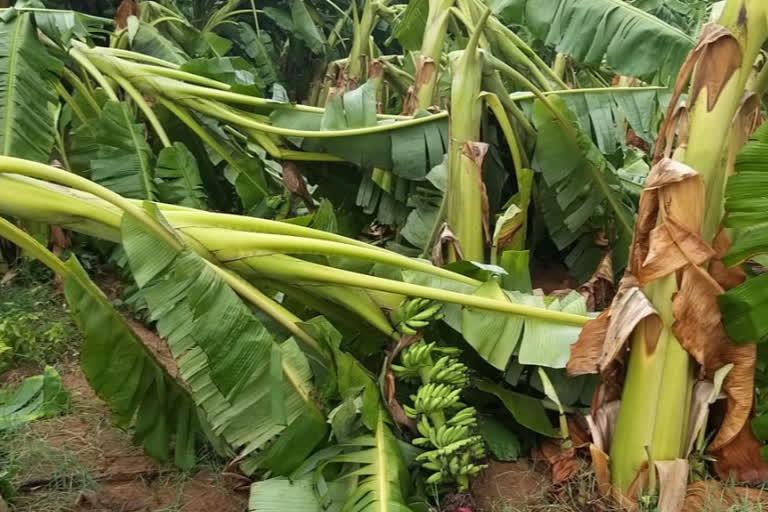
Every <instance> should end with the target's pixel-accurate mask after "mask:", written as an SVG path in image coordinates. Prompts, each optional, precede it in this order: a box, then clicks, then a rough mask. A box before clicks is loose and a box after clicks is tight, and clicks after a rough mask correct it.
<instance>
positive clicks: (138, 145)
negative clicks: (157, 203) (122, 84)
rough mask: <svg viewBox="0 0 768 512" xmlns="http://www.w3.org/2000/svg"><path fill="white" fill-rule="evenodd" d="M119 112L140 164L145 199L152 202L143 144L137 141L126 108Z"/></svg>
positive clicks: (147, 163)
mask: <svg viewBox="0 0 768 512" xmlns="http://www.w3.org/2000/svg"><path fill="white" fill-rule="evenodd" d="M120 112H121V113H122V115H123V119H124V120H125V125H126V127H127V128H128V133H130V134H131V141H132V142H133V144H132V146H133V150H134V151H135V152H136V156H137V157H138V159H139V162H140V164H141V182H142V183H143V184H144V191H145V193H146V196H147V199H148V200H150V201H152V200H153V199H154V197H153V196H152V183H151V181H150V179H151V177H150V175H149V174H150V170H149V161H148V160H147V155H146V153H144V152H143V151H142V150H141V143H142V142H145V141H144V140H142V139H139V137H138V136H137V134H136V126H135V125H134V123H133V119H132V118H131V117H130V116H129V115H128V110H127V109H126V108H121V109H120Z"/></svg>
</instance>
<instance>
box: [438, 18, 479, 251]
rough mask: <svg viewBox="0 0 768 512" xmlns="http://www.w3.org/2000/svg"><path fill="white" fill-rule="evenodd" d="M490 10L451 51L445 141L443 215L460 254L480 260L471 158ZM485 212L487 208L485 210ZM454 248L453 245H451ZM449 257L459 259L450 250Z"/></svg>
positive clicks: (475, 163)
mask: <svg viewBox="0 0 768 512" xmlns="http://www.w3.org/2000/svg"><path fill="white" fill-rule="evenodd" d="M489 14H490V11H488V10H486V12H485V13H484V14H483V16H482V18H481V19H480V22H479V23H478V25H477V26H476V27H475V29H474V31H473V33H472V37H471V38H470V40H469V42H468V43H467V47H466V48H465V49H464V50H463V51H461V52H456V53H453V54H452V55H451V56H450V58H451V64H452V73H453V80H452V83H451V110H450V136H451V140H450V143H449V145H448V187H447V190H446V198H445V201H446V204H445V217H446V222H447V223H448V226H449V227H450V228H451V229H452V230H453V232H454V233H455V235H456V237H457V239H458V240H459V244H460V245H461V250H462V256H463V257H464V259H467V260H471V261H483V259H484V256H485V242H484V238H483V237H484V233H483V215H484V214H483V200H484V196H485V190H484V187H483V181H482V173H481V168H480V166H478V161H477V159H476V158H473V156H474V154H473V153H474V152H473V147H472V146H473V145H474V144H476V143H477V142H478V141H479V140H480V125H481V122H482V114H483V108H482V101H481V100H480V84H481V81H482V77H483V61H484V56H483V52H481V51H480V50H479V49H478V42H479V40H480V35H481V33H482V27H483V25H484V24H485V21H486V19H487V18H488V15H489ZM486 213H487V212H486ZM452 251H453V249H452ZM450 259H452V260H456V259H458V255H457V254H455V253H454V254H451V255H450Z"/></svg>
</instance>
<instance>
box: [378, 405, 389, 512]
mask: <svg viewBox="0 0 768 512" xmlns="http://www.w3.org/2000/svg"><path fill="white" fill-rule="evenodd" d="M384 437H385V436H384V419H383V417H382V413H381V412H379V422H378V425H377V426H376V466H377V468H378V470H377V471H376V486H377V487H378V488H379V492H378V494H379V496H378V498H379V499H378V506H377V508H378V510H379V512H387V509H388V507H389V482H388V481H387V474H388V471H387V457H386V454H385V453H384V450H385V448H386V443H385V441H386V440H385V439H384Z"/></svg>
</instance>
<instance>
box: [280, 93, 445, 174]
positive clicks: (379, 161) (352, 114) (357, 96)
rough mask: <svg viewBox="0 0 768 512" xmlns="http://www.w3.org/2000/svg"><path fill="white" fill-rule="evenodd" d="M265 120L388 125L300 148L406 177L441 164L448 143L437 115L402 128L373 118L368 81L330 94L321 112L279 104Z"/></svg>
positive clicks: (316, 126)
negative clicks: (301, 109)
mask: <svg viewBox="0 0 768 512" xmlns="http://www.w3.org/2000/svg"><path fill="white" fill-rule="evenodd" d="M423 115H425V114H424V113H422V114H421V115H419V116H417V117H421V116H423ZM427 116H428V115H427ZM270 121H271V123H272V124H274V125H275V126H279V127H282V128H292V129H301V130H339V129H353V128H365V127H368V126H373V125H376V124H378V125H391V126H392V129H391V130H387V131H384V132H378V133H373V134H367V135H350V136H344V137H330V138H304V139H303V140H302V141H301V147H302V149H304V150H306V151H315V152H321V153H331V154H333V155H337V156H340V157H342V158H344V159H345V160H347V161H349V162H352V163H354V164H356V165H358V166H359V167H363V168H368V167H374V168H380V169H388V170H392V172H393V173H394V174H395V175H397V176H402V177H404V178H407V179H411V180H414V179H422V178H424V176H425V175H426V174H427V172H428V171H429V170H430V169H432V168H433V167H434V166H436V165H438V164H439V163H441V162H442V160H443V155H444V154H445V151H446V148H447V147H448V124H447V121H446V119H445V118H444V117H442V116H436V117H435V118H434V120H429V119H425V122H422V123H418V124H411V125H401V126H402V127H398V125H397V121H393V120H389V119H387V120H382V121H378V122H377V121H376V96H375V94H374V88H373V84H371V83H366V84H363V85H362V86H360V87H359V88H358V89H355V90H353V91H350V92H347V93H345V94H344V96H343V97H342V98H338V97H337V98H334V100H333V101H331V102H330V104H329V105H328V107H327V109H326V112H325V113H323V114H321V113H315V112H301V111H298V110H293V109H285V108H283V109H276V110H275V111H274V112H273V113H272V115H271V116H270Z"/></svg>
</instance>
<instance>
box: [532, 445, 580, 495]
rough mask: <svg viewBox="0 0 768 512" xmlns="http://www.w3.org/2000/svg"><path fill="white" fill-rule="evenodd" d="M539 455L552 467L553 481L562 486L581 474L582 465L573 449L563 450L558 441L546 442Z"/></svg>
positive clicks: (540, 448)
mask: <svg viewBox="0 0 768 512" xmlns="http://www.w3.org/2000/svg"><path fill="white" fill-rule="evenodd" d="M539 454H540V455H541V456H542V457H543V458H544V459H546V461H547V462H549V464H550V465H551V466H552V481H553V482H554V483H555V484H556V485H557V484H562V483H563V482H566V481H568V480H569V479H570V478H571V477H572V476H574V475H575V474H576V473H578V472H579V469H581V463H580V462H579V460H578V458H577V457H576V449H575V448H573V447H570V448H566V449H563V447H562V446H561V444H560V443H559V442H556V441H544V442H543V443H542V444H541V446H540V447H539Z"/></svg>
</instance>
